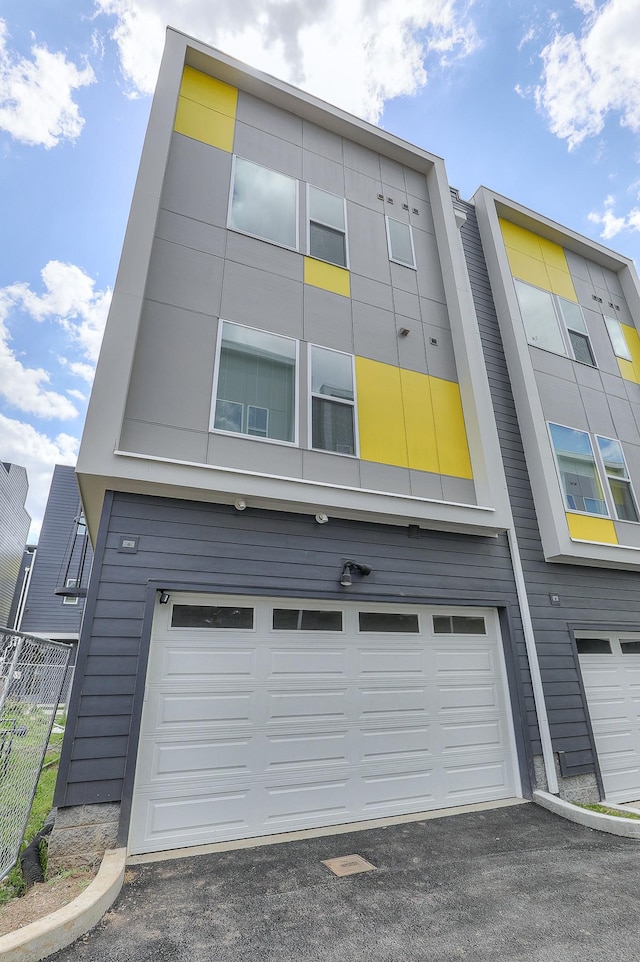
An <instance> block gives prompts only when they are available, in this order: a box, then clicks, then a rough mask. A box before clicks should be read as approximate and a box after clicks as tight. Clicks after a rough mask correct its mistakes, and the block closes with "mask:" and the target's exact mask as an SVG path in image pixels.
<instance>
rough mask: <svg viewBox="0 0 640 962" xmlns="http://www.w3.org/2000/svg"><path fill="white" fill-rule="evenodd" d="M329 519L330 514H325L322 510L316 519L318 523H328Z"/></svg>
mask: <svg viewBox="0 0 640 962" xmlns="http://www.w3.org/2000/svg"><path fill="white" fill-rule="evenodd" d="M328 520H329V515H328V514H323V513H322V511H319V512H318V513H317V515H316V521H317V522H318V524H326V523H327V521H328Z"/></svg>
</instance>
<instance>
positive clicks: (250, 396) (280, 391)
mask: <svg viewBox="0 0 640 962" xmlns="http://www.w3.org/2000/svg"><path fill="white" fill-rule="evenodd" d="M296 358H297V342H296V341H294V340H293V339H292V338H290V337H282V336H280V335H279V334H269V333H267V332H266V331H256V330H253V329H252V328H249V327H242V326H241V325H240V324H232V323H230V322H229V321H222V322H221V335H220V342H219V348H218V365H217V379H216V387H215V394H214V401H215V404H214V410H213V418H212V421H213V424H212V427H213V429H214V430H216V431H228V432H229V433H232V434H245V435H248V436H251V437H256V438H270V439H272V440H275V441H287V442H289V443H294V442H295V440H296V437H295V433H296V432H295V426H296V425H295V421H296V419H295V407H296Z"/></svg>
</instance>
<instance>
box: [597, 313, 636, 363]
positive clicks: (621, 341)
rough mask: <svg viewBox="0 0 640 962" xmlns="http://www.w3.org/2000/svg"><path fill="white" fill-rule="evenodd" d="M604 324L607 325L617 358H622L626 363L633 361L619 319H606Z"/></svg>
mask: <svg viewBox="0 0 640 962" xmlns="http://www.w3.org/2000/svg"><path fill="white" fill-rule="evenodd" d="M604 322H605V324H606V325H607V331H608V332H609V338H610V340H611V346H612V347H613V353H614V354H615V355H616V357H622V358H624V360H625V361H631V360H633V358H632V357H631V351H630V350H629V345H628V344H627V339H626V337H625V334H624V329H623V327H622V324H621V323H620V321H619V320H618V319H617V317H605V319H604Z"/></svg>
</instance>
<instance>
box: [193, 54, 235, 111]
mask: <svg viewBox="0 0 640 962" xmlns="http://www.w3.org/2000/svg"><path fill="white" fill-rule="evenodd" d="M180 96H181V97H185V98H186V99H187V100H193V101H194V102H195V103H197V104H200V105H201V106H203V107H209V109H210V110H217V112H218V113H219V114H224V115H225V116H227V117H231V118H232V119H233V120H235V118H236V109H237V106H238V90H237V88H236V87H231V86H230V85H229V84H225V83H223V82H222V81H221V80H216V79H215V78H214V77H209V76H208V75H207V74H206V73H202V72H201V71H200V70H195V69H194V68H193V67H185V68H184V72H183V74H182V84H181V85H180Z"/></svg>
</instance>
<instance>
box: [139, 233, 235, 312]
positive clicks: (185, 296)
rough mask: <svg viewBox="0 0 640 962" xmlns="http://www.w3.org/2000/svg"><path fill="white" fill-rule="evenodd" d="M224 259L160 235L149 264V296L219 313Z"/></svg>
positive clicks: (203, 310) (175, 305) (177, 304)
mask: <svg viewBox="0 0 640 962" xmlns="http://www.w3.org/2000/svg"><path fill="white" fill-rule="evenodd" d="M223 263H224V262H223V260H222V258H221V257H214V256H213V255H212V254H206V253H204V251H196V250H193V249H191V248H188V247H182V246H181V245H180V244H171V243H169V242H168V241H165V240H162V238H160V237H157V238H156V240H155V242H154V245H153V252H152V254H151V263H150V264H149V274H148V277H147V287H146V291H145V294H146V297H147V298H148V299H150V300H153V301H159V302H161V303H163V304H171V305H172V306H173V307H179V308H183V309H184V310H186V311H197V312H198V313H200V314H209V315H211V314H215V315H217V314H218V313H219V310H220V290H221V282H222V265H223Z"/></svg>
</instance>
